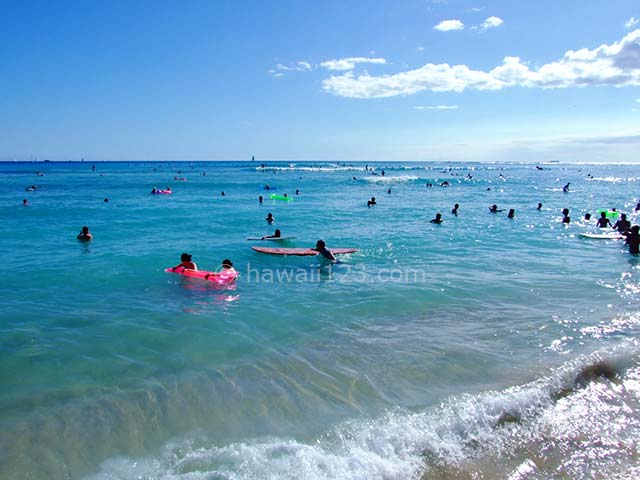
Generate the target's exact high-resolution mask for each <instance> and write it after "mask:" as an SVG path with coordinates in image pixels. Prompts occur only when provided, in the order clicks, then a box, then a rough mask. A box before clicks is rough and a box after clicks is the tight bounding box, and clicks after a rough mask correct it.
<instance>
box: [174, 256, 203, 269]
mask: <svg viewBox="0 0 640 480" xmlns="http://www.w3.org/2000/svg"><path fill="white" fill-rule="evenodd" d="M176 268H183V269H185V270H198V266H197V265H196V264H195V262H193V261H192V260H191V255H189V254H188V253H183V254H182V255H180V264H178V265H176V266H175V267H173V268H172V269H171V270H174V271H175V269H176Z"/></svg>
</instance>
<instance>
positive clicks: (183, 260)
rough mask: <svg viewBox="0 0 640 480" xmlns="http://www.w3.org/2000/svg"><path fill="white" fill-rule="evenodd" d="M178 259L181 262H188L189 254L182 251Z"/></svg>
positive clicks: (189, 259)
mask: <svg viewBox="0 0 640 480" xmlns="http://www.w3.org/2000/svg"><path fill="white" fill-rule="evenodd" d="M180 261H181V262H190V261H191V255H189V254H188V253H183V254H182V255H180Z"/></svg>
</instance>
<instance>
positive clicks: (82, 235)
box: [76, 226, 93, 242]
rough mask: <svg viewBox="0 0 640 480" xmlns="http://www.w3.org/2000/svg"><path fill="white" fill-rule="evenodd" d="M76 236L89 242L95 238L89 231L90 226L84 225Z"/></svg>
mask: <svg viewBox="0 0 640 480" xmlns="http://www.w3.org/2000/svg"><path fill="white" fill-rule="evenodd" d="M76 238H77V239H78V240H80V241H83V242H88V241H89V240H91V239H92V238H93V235H91V232H89V227H87V226H84V227H82V230H81V231H80V233H79V234H78V236H77V237H76Z"/></svg>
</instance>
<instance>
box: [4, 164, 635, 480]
mask: <svg viewBox="0 0 640 480" xmlns="http://www.w3.org/2000/svg"><path fill="white" fill-rule="evenodd" d="M92 167H95V170H94V169H93V168H92ZM541 167H542V170H540V169H537V168H536V166H535V165H527V164H508V163H502V164H501V163H492V164H488V163H450V164H449V163H406V162H405V163H401V162H387V163H385V162H375V163H374V162H370V163H368V164H367V163H366V162H355V163H331V162H305V161H296V162H265V163H264V166H263V164H262V163H261V162H260V161H255V162H193V163H190V162H97V163H95V164H93V163H91V162H74V163H71V162H68V163H57V162H46V163H45V162H37V163H35V162H34V163H1V164H0V173H1V176H2V178H3V182H2V185H1V186H0V212H1V213H2V219H3V221H2V222H1V223H0V251H1V252H2V253H3V254H4V261H3V264H4V268H5V273H4V274H3V278H2V281H1V282H0V301H1V302H2V310H1V311H2V314H1V316H0V319H1V322H0V366H1V368H0V478H2V479H4V480H11V479H73V480H75V479H90V480H107V479H109V480H112V479H119V480H120V479H122V480H124V479H184V480H187V479H188V480H194V479H209V480H213V479H216V480H221V479H234V480H235V479H296V480H303V479H385V480H391V479H402V480H405V479H438V480H444V479H447V480H453V479H509V480H519V479H523V480H524V479H534V480H542V479H581V478H589V479H614V478H615V479H622V478H629V479H635V478H640V458H639V457H640V453H639V452H640V409H639V406H640V343H639V339H638V334H639V333H640V296H639V295H638V294H639V292H640V258H638V256H636V255H630V254H629V253H628V250H627V248H626V247H625V246H624V242H622V241H619V240H591V239H585V238H582V237H580V233H584V232H595V231H596V230H597V228H596V227H595V218H596V217H597V216H598V210H600V209H603V210H611V209H614V208H615V209H616V210H617V211H618V212H626V213H627V214H628V216H629V218H630V220H631V222H632V223H637V222H639V221H640V219H639V215H638V214H637V213H635V212H634V209H635V206H636V203H637V202H638V201H639V199H640V190H639V189H638V187H639V185H640V183H639V181H640V165H631V164H630V165H609V164H599V165H594V164H559V163H548V164H542V165H541ZM383 170H384V175H383V174H382V171H383ZM175 178H185V179H186V180H184V181H182V180H175ZM444 182H447V184H448V185H447V184H444V185H443V183H444ZM568 182H570V188H569V191H568V192H563V186H564V185H565V184H567V183H568ZM31 185H35V186H36V187H37V188H36V190H35V191H26V190H25V189H26V188H27V187H29V186H31ZM265 185H269V186H271V187H273V188H275V190H270V191H267V190H264V186H265ZM427 185H432V186H427ZM153 187H157V188H160V189H163V188H166V187H171V189H172V191H173V193H172V194H171V195H150V194H149V192H150V190H151V189H152V188H153ZM296 190H299V194H298V195H296V193H295V191H296ZM223 191H224V192H225V195H224V196H223V195H222V194H221V192H223ZM389 192H390V193H389ZM271 193H277V194H279V195H282V194H284V193H287V194H288V196H289V197H292V198H293V200H292V201H289V202H286V201H280V200H272V199H270V198H269V195H270V194H271ZM259 196H263V198H264V200H263V203H262V204H260V203H259V201H258V198H259ZM371 197H375V198H376V203H377V204H376V205H375V206H372V207H367V201H368V200H369V199H370V198H371ZM23 199H27V201H28V204H29V205H28V206H23V205H22V201H23ZM105 199H108V202H105ZM538 202H541V203H542V204H543V206H542V208H541V209H540V210H537V209H536V206H537V204H538ZM455 203H458V204H459V206H460V207H459V212H458V215H457V216H454V215H453V214H451V209H452V208H453V205H454V204H455ZM492 204H497V205H498V207H499V209H505V210H504V211H502V212H499V213H495V214H494V213H491V212H489V209H488V207H489V206H490V205H492ZM511 208H513V209H515V218H513V219H510V218H507V211H508V210H509V209H511ZM563 208H568V209H569V210H570V217H571V223H569V224H568V225H567V224H563V223H562V213H561V211H562V209H563ZM269 212H270V213H272V214H273V216H274V217H275V223H274V224H273V225H269V224H268V223H267V222H266V221H265V217H266V216H267V213H269ZM438 212H440V213H442V216H443V220H444V221H443V223H442V224H440V225H437V224H432V223H430V220H431V219H432V218H434V216H435V214H436V213H438ZM587 212H589V213H591V214H592V215H593V217H592V219H591V220H585V219H584V215H585V213H587ZM85 225H86V226H88V227H89V229H90V231H91V233H92V234H93V240H91V241H90V242H84V243H83V242H80V241H78V240H77V239H76V235H77V234H78V233H79V231H80V229H81V228H82V226H85ZM276 228H278V229H280V230H281V231H282V234H283V235H293V236H296V237H297V238H296V239H294V240H291V241H288V242H287V243H285V244H284V245H282V246H287V247H313V246H314V245H315V242H316V241H317V240H318V239H324V240H325V241H326V243H327V246H328V247H329V248H332V247H333V248H337V247H356V248H358V251H357V252H356V253H354V254H350V255H345V256H342V257H341V263H338V264H335V265H332V264H330V263H328V262H326V261H324V260H322V259H320V258H318V257H313V256H311V257H294V256H272V255H265V254H261V253H258V252H255V251H253V250H252V249H251V246H253V245H261V246H278V245H276V244H272V243H271V242H260V241H253V242H252V241H247V240H246V237H248V236H262V235H267V234H271V233H273V231H274V230H275V229H276ZM183 252H188V253H190V254H191V255H193V260H194V261H195V262H196V263H197V264H198V267H199V268H200V269H203V270H216V269H219V267H220V264H221V262H222V260H223V259H225V258H228V259H230V260H232V261H233V263H234V266H235V268H236V270H238V272H239V273H240V276H239V278H238V280H237V282H235V283H234V284H230V285H217V284H214V283H213V282H207V281H204V280H202V279H198V278H187V277H184V276H181V275H177V274H171V273H167V272H165V271H164V269H165V268H167V267H171V266H174V265H177V264H178V263H180V254H181V253H183Z"/></svg>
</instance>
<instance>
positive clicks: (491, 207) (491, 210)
mask: <svg viewBox="0 0 640 480" xmlns="http://www.w3.org/2000/svg"><path fill="white" fill-rule="evenodd" d="M489 211H490V212H491V213H498V212H504V208H498V206H497V205H496V204H495V203H494V204H493V205H491V206H490V207H489Z"/></svg>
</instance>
